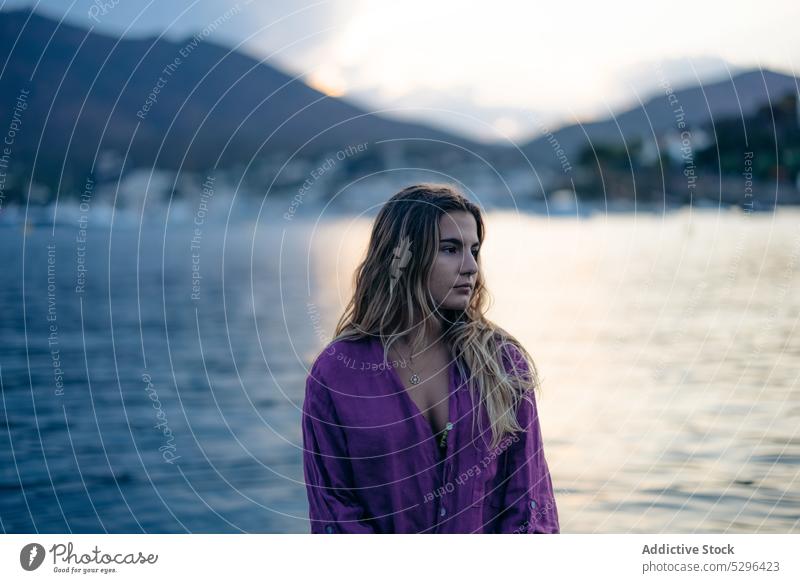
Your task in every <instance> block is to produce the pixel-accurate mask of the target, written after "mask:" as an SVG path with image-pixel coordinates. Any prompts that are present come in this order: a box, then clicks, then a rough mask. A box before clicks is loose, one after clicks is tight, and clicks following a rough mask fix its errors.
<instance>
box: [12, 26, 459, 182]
mask: <svg viewBox="0 0 800 583" xmlns="http://www.w3.org/2000/svg"><path fill="white" fill-rule="evenodd" d="M182 53H183V56H182ZM0 54H2V55H4V56H7V58H8V61H7V62H6V64H5V68H4V70H3V71H2V77H1V78H2V84H1V85H0V115H2V119H3V120H4V121H3V123H4V124H5V123H7V121H8V120H11V118H12V115H13V110H14V106H15V103H16V101H17V97H18V95H19V94H20V92H21V91H22V90H29V91H30V96H29V100H28V104H29V105H28V108H27V110H25V111H24V113H23V116H22V128H21V131H20V132H19V133H18V135H17V136H16V141H15V144H14V159H15V162H16V161H19V160H20V159H22V160H24V161H25V163H30V161H31V160H32V159H33V156H34V153H35V152H36V149H37V147H39V145H40V144H41V149H40V150H39V153H38V160H37V175H39V174H41V173H47V172H54V171H58V170H60V167H61V163H62V161H63V160H64V159H65V157H66V158H67V161H68V164H67V167H68V168H70V167H83V166H85V164H87V162H90V161H91V160H92V159H94V157H95V154H96V151H97V149H98V147H101V148H102V149H104V150H114V151H116V152H118V153H120V154H122V155H125V153H126V152H128V154H127V156H128V162H127V165H128V166H151V165H156V166H158V167H162V168H177V167H179V166H181V165H182V166H183V167H184V168H188V169H199V168H207V167H210V166H211V165H213V164H214V163H215V162H216V161H217V158H218V156H220V155H221V156H222V164H223V165H225V164H227V163H231V162H238V161H243V162H248V161H249V160H250V158H251V156H253V155H255V154H256V153H257V152H258V151H259V149H262V150H261V151H262V152H265V153H269V152H274V151H276V150H289V151H294V150H295V149H297V148H302V149H303V152H304V153H309V154H311V153H313V152H315V151H319V150H321V149H338V148H344V147H346V146H348V145H350V144H356V143H360V142H365V141H369V142H374V141H375V140H379V139H383V138H427V139H436V140H446V141H450V142H455V143H458V144H461V145H463V146H465V147H474V144H473V143H472V142H470V141H469V140H467V139H464V138H461V137H458V136H453V135H450V134H448V133H446V132H442V131H437V130H435V129H432V128H429V127H427V126H424V125H421V124H413V123H403V122H400V121H394V120H390V119H386V118H383V117H380V116H377V115H372V114H369V113H367V112H365V111H364V110H362V109H359V108H357V107H355V106H353V105H351V104H349V103H347V102H346V101H343V100H341V99H336V98H332V97H328V96H326V95H324V94H322V93H320V92H318V91H316V90H314V89H312V88H310V87H309V86H307V85H305V84H304V83H303V82H301V81H299V80H293V79H292V77H290V76H288V75H286V74H285V73H283V72H281V71H279V70H278V69H276V68H275V67H273V66H271V65H269V64H266V63H261V62H259V61H258V60H256V59H254V58H252V57H250V56H247V55H245V54H243V53H239V52H229V50H228V49H227V48H225V47H222V46H218V45H215V44H212V43H210V42H204V41H202V40H201V41H200V42H197V41H196V39H195V40H193V39H192V38H188V39H186V40H185V42H172V41H169V40H163V39H162V40H155V39H143V40H120V39H117V38H114V37H111V36H106V35H101V34H97V33H94V32H89V31H88V30H86V29H82V28H79V27H76V26H73V25H69V24H64V23H62V24H59V23H58V22H57V21H55V20H51V19H49V18H47V17H45V16H42V15H40V14H38V13H35V12H34V13H31V12H30V11H29V10H16V11H4V12H0ZM176 59H177V60H176ZM171 64H172V66H171V67H170V65H171ZM165 68H166V69H165ZM155 91H157V94H154V92H155ZM149 95H151V96H154V97H155V100H154V101H153V100H152V99H151V101H152V103H150V104H149V109H146V108H147V106H148V96H149ZM228 141H230V143H228ZM162 142H163V143H162ZM306 142H309V143H308V144H307V145H306ZM184 158H185V159H184Z"/></svg>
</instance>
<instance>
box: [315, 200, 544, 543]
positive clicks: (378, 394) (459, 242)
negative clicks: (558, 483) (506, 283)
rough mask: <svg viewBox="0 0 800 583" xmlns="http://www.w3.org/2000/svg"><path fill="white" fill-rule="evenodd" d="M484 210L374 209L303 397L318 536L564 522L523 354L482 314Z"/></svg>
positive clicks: (463, 205)
mask: <svg viewBox="0 0 800 583" xmlns="http://www.w3.org/2000/svg"><path fill="white" fill-rule="evenodd" d="M484 235H485V231H484V224H483V219H482V216H481V213H480V210H479V208H478V207H477V206H476V205H474V204H473V203H471V202H470V201H469V200H467V199H466V198H465V197H464V196H463V195H462V194H461V193H460V192H459V191H458V190H456V189H455V188H454V187H452V186H449V185H439V184H419V185H415V186H410V187H408V188H405V189H403V190H402V191H400V192H398V193H397V194H396V195H394V196H393V197H392V198H391V199H389V201H387V202H386V203H385V205H384V206H383V207H382V208H381V210H380V212H379V214H378V216H377V218H376V220H375V224H374V226H373V229H372V234H371V238H370V241H369V247H368V250H367V255H366V258H365V259H364V260H363V262H362V263H361V265H360V266H359V267H358V270H357V272H356V274H355V293H354V295H353V297H352V299H351V300H350V302H349V304H348V306H347V308H346V310H345V312H344V314H343V315H342V317H341V319H340V320H339V323H338V325H337V327H336V337H335V338H334V339H333V340H332V341H331V342H330V343H329V344H328V346H327V347H325V349H324V350H323V351H322V353H321V354H320V355H319V356H318V357H317V358H316V360H315V362H314V364H313V366H312V368H311V371H310V373H309V376H308V380H307V383H306V394H305V401H304V403H303V445H304V454H303V456H304V472H305V480H306V487H307V492H308V500H309V509H310V512H309V514H310V520H311V532H312V533H558V532H559V524H558V512H557V510H556V501H555V498H554V496H553V485H552V482H551V479H550V472H549V470H548V466H547V463H546V461H545V457H544V451H543V449H542V435H541V430H540V427H539V419H538V415H537V408H536V400H535V397H534V392H533V389H534V388H535V387H537V386H538V384H539V381H538V375H537V371H536V368H535V366H534V364H533V361H532V360H531V358H530V355H529V354H528V352H527V351H526V350H525V349H524V348H523V347H522V346H521V345H520V344H519V342H518V341H517V340H516V339H514V338H513V337H512V336H511V335H510V334H509V333H507V332H506V331H505V330H503V329H502V328H500V327H499V326H497V325H495V324H493V323H492V322H490V321H489V320H487V319H486V318H485V317H484V312H485V309H486V306H485V304H486V301H487V291H486V288H485V287H484V283H483V278H482V276H481V271H480V248H481V245H482V243H483V240H484Z"/></svg>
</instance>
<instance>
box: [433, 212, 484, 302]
mask: <svg viewBox="0 0 800 583" xmlns="http://www.w3.org/2000/svg"><path fill="white" fill-rule="evenodd" d="M439 234H440V238H439V241H438V250H437V252H436V258H435V259H434V261H433V266H432V268H431V274H430V280H429V291H430V294H431V297H432V298H433V300H434V302H435V305H436V306H437V307H438V309H440V310H441V309H443V310H463V309H466V308H467V306H468V305H469V301H470V298H471V296H472V293H473V290H474V287H475V280H476V279H477V276H478V262H477V260H478V250H479V247H480V243H479V242H478V225H477V223H476V222H475V217H474V216H472V213H470V212H467V211H453V212H449V213H445V214H443V215H442V216H441V217H440V219H439ZM462 284H469V286H470V287H457V286H461V285H462Z"/></svg>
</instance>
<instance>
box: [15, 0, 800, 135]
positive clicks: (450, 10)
mask: <svg viewBox="0 0 800 583" xmlns="http://www.w3.org/2000/svg"><path fill="white" fill-rule="evenodd" d="M103 4H105V5H106V6H107V8H106V9H103V10H99V9H98V7H99V6H102V5H103ZM113 4H114V1H113V0H105V2H103V1H102V0H97V2H94V1H87V0H81V1H76V2H72V3H70V2H66V1H64V0H47V1H44V2H38V3H37V2H30V1H10V2H6V3H5V4H3V9H9V8H16V7H20V6H33V5H37V6H38V9H39V10H40V11H41V12H42V13H44V14H47V15H50V16H54V17H58V18H61V17H64V18H65V19H66V20H68V21H70V22H72V23H77V24H82V25H84V26H93V27H94V29H95V30H96V31H98V32H113V33H114V34H125V35H127V36H130V37H142V36H150V35H160V34H164V35H165V36H167V37H168V38H171V39H176V40H177V39H182V38H185V37H186V36H191V35H192V34H195V33H196V32H198V31H200V30H202V29H203V28H204V27H206V26H207V25H208V24H209V23H211V22H213V21H214V20H215V19H218V18H219V17H221V16H222V15H224V14H225V12H226V10H231V11H232V12H231V13H229V16H228V17H227V18H226V19H225V20H224V21H223V22H221V24H219V26H218V27H216V28H215V30H214V31H213V33H211V34H210V35H209V36H208V39H209V40H212V41H215V42H218V43H222V44H227V45H230V46H235V45H238V44H240V43H241V44H242V46H241V47H240V49H241V50H244V51H246V52H248V53H249V54H251V55H253V56H256V57H258V58H262V59H264V58H268V60H267V62H268V63H271V64H273V65H275V66H278V67H280V68H282V69H284V70H286V71H287V72H289V73H291V74H295V75H302V76H303V78H304V79H305V80H306V82H308V83H309V84H311V85H313V86H314V87H316V88H318V89H320V90H323V91H325V92H327V93H329V94H330V95H335V96H344V97H346V98H349V99H351V100H353V101H355V102H357V103H358V104H359V105H361V106H364V107H367V108H369V109H375V110H381V109H392V110H393V111H391V112H387V113H389V114H390V115H399V116H405V117H411V118H418V119H423V120H425V121H428V122H430V123H435V124H439V125H443V126H447V127H449V128H451V129H455V130H457V131H460V132H462V133H467V134H471V135H473V136H476V137H481V138H486V139H501V138H502V137H503V136H508V137H509V138H512V139H524V138H525V137H528V136H530V135H532V134H534V133H535V132H536V128H537V127H540V125H541V124H545V125H547V126H549V127H554V126H557V125H559V124H562V123H567V122H574V121H575V120H588V119H592V118H596V117H605V116H607V115H609V113H610V112H611V111H619V110H620V109H624V108H625V107H626V106H632V105H635V104H637V103H638V102H637V99H642V100H645V99H646V98H647V97H648V96H651V95H652V94H653V93H654V92H655V91H657V90H658V79H659V77H658V74H657V67H660V68H661V70H663V71H664V74H665V75H666V76H667V77H668V78H669V79H670V81H671V82H672V83H673V84H674V85H675V86H681V85H686V84H692V82H697V81H698V80H701V81H704V82H705V81H710V80H716V79H719V78H723V77H727V76H728V75H730V74H734V73H735V72H736V71H738V70H741V69H744V68H757V67H763V68H769V69H773V70H777V71H781V72H785V73H792V72H795V73H796V72H797V71H798V67H800V35H798V34H797V27H796V23H797V22H799V21H800V5H798V3H797V2H796V1H792V0H787V1H785V2H777V1H765V2H759V3H758V4H753V3H752V2H744V1H729V2H724V3H722V2H698V1H697V0H694V1H683V0H674V1H672V2H660V3H651V2H633V1H622V0H617V1H614V0H607V1H605V2H602V3H599V2H598V3H590V2H574V1H568V0H563V1H560V2H508V1H504V0H494V1H493V2H489V3H479V4H477V3H476V5H473V6H469V5H468V3H466V2H455V1H433V0H425V1H423V0H405V1H404V2H394V1H388V0H386V1H373V2H367V1H357V0H347V1H338V2H324V1H323V2H310V3H307V4H305V5H304V4H303V3H301V2H292V1H288V0H279V1H277V2H268V3H267V2H252V3H250V4H248V3H247V0H240V1H239V2H238V3H237V2H235V1H233V0H215V1H210V0H198V1H196V2H191V1H189V0H187V1H186V2H183V3H177V2H169V3H166V2H149V1H140V2H132V1H130V0H124V1H121V2H119V3H118V4H117V5H113ZM70 6H71V7H70ZM93 6H94V7H95V8H92V7H93ZM90 10H93V14H94V17H93V18H92V17H90Z"/></svg>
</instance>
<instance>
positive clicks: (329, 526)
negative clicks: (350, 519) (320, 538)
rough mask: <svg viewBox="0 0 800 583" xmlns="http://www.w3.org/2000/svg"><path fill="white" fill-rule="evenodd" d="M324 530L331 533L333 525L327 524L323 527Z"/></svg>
mask: <svg viewBox="0 0 800 583" xmlns="http://www.w3.org/2000/svg"><path fill="white" fill-rule="evenodd" d="M325 532H327V533H328V534H331V533H333V525H332V524H329V525H327V526H326V527H325Z"/></svg>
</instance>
